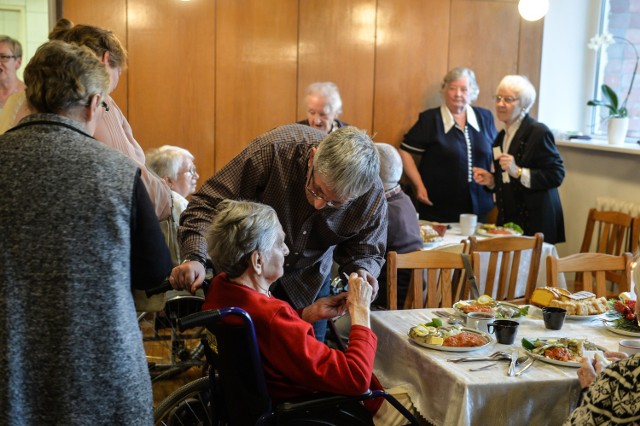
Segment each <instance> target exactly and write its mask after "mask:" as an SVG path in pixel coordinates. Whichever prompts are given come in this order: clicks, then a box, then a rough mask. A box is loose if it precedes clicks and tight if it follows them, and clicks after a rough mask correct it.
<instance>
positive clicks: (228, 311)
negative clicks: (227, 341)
mask: <svg viewBox="0 0 640 426" xmlns="http://www.w3.org/2000/svg"><path fill="white" fill-rule="evenodd" d="M228 315H234V316H238V317H240V318H241V319H242V320H243V321H245V322H249V323H251V326H252V327H253V322H252V321H251V317H250V316H249V314H248V313H247V312H246V311H244V310H243V309H240V308H236V307H231V308H222V309H211V310H208V311H202V312H196V313H194V314H191V315H188V316H186V317H184V318H178V321H177V323H178V330H180V331H185V330H188V329H190V328H193V327H199V326H204V327H206V326H207V324H208V323H209V322H213V321H216V320H218V319H220V318H224V317H226V316H228Z"/></svg>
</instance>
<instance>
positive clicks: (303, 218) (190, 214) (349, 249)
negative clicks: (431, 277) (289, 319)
mask: <svg viewBox="0 0 640 426" xmlns="http://www.w3.org/2000/svg"><path fill="white" fill-rule="evenodd" d="M323 137H324V135H323V134H322V133H320V132H318V131H317V130H315V129H312V128H310V127H306V126H301V125H297V124H292V125H287V126H282V127H278V128H276V129H274V130H271V131H270V132H267V133H265V134H264V135H262V136H259V137H258V138H257V139H255V140H254V141H253V142H252V143H251V144H250V145H249V146H247V147H246V148H245V149H244V150H243V151H242V152H241V153H240V154H238V155H237V156H236V157H235V158H234V159H233V160H231V161H230V162H229V163H228V164H227V165H226V166H224V167H223V168H222V169H221V170H220V171H219V172H218V173H216V174H214V175H213V176H212V177H211V178H210V179H209V180H208V181H207V182H206V183H205V184H204V185H203V186H202V188H200V190H199V191H198V192H197V193H195V194H193V195H192V196H191V201H190V202H189V206H188V207H187V209H186V210H185V211H184V213H183V214H182V217H181V219H180V231H179V238H180V241H181V244H182V246H181V248H182V250H181V252H182V254H183V256H184V257H187V256H189V255H194V254H196V255H198V256H201V257H202V258H206V253H207V243H206V241H205V232H206V230H207V227H208V226H209V224H210V223H211V218H212V217H213V216H214V215H215V213H216V212H215V208H216V206H217V205H218V203H219V202H220V201H222V200H224V199H235V200H241V199H242V200H253V201H257V202H261V203H264V204H268V205H270V206H271V207H273V208H274V209H275V211H276V212H277V214H278V218H279V220H280V223H281V224H282V228H283V229H284V232H285V234H286V239H285V243H286V244H287V246H288V247H289V250H290V253H289V255H288V256H287V257H286V258H285V265H284V275H283V277H282V278H281V279H280V283H281V284H282V285H283V286H284V289H285V291H286V293H287V295H288V296H289V298H290V299H291V301H292V302H293V304H294V307H295V308H302V307H304V306H308V305H309V304H311V303H312V302H313V301H314V300H315V298H316V295H317V294H318V291H319V290H320V288H321V286H322V283H323V282H324V279H325V277H326V276H328V275H329V273H330V270H331V264H332V259H335V261H336V262H337V263H338V264H339V265H340V271H341V272H346V273H351V272H354V271H356V270H357V269H361V268H362V269H365V270H367V271H368V272H369V273H371V274H372V275H373V276H374V277H377V276H378V274H379V273H380V269H381V267H382V264H383V263H384V253H385V245H386V239H387V204H386V201H385V198H384V190H383V188H382V182H380V180H376V182H375V184H374V186H373V187H372V189H371V190H370V191H368V192H367V193H365V194H364V195H362V196H360V197H358V198H356V199H354V200H352V201H351V202H349V203H348V204H347V205H346V206H343V207H341V208H338V209H335V208H328V207H327V208H324V209H321V210H316V209H315V208H314V207H313V206H312V205H311V204H309V201H307V197H306V189H305V184H306V178H307V171H308V167H307V164H308V161H309V153H310V151H311V148H312V147H314V146H317V145H318V144H319V143H320V141H321V140H322V139H323Z"/></svg>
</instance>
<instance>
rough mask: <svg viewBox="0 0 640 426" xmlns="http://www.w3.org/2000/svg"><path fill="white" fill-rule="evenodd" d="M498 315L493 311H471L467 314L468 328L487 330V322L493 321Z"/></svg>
mask: <svg viewBox="0 0 640 426" xmlns="http://www.w3.org/2000/svg"><path fill="white" fill-rule="evenodd" d="M495 318H496V316H495V315H494V314H493V313H492V312H469V313H468V314H467V328H473V329H476V330H480V331H484V332H485V333H486V332H487V324H489V323H490V322H493V320H494V319H495Z"/></svg>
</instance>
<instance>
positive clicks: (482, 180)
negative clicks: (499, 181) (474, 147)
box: [473, 167, 495, 188]
mask: <svg viewBox="0 0 640 426" xmlns="http://www.w3.org/2000/svg"><path fill="white" fill-rule="evenodd" d="M473 180H474V181H475V182H476V183H477V184H478V185H484V186H488V187H489V188H493V186H495V180H494V178H493V174H491V173H490V172H488V171H487V170H485V169H483V168H481V167H474V168H473Z"/></svg>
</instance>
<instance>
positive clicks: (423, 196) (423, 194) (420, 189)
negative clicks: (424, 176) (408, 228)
mask: <svg viewBox="0 0 640 426" xmlns="http://www.w3.org/2000/svg"><path fill="white" fill-rule="evenodd" d="M415 190H416V199H417V200H418V201H420V202H421V203H422V204H426V205H428V206H432V205H433V203H432V202H431V200H430V199H429V194H428V192H427V188H426V187H425V186H424V185H422V184H421V185H419V186H416V188H415Z"/></svg>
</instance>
